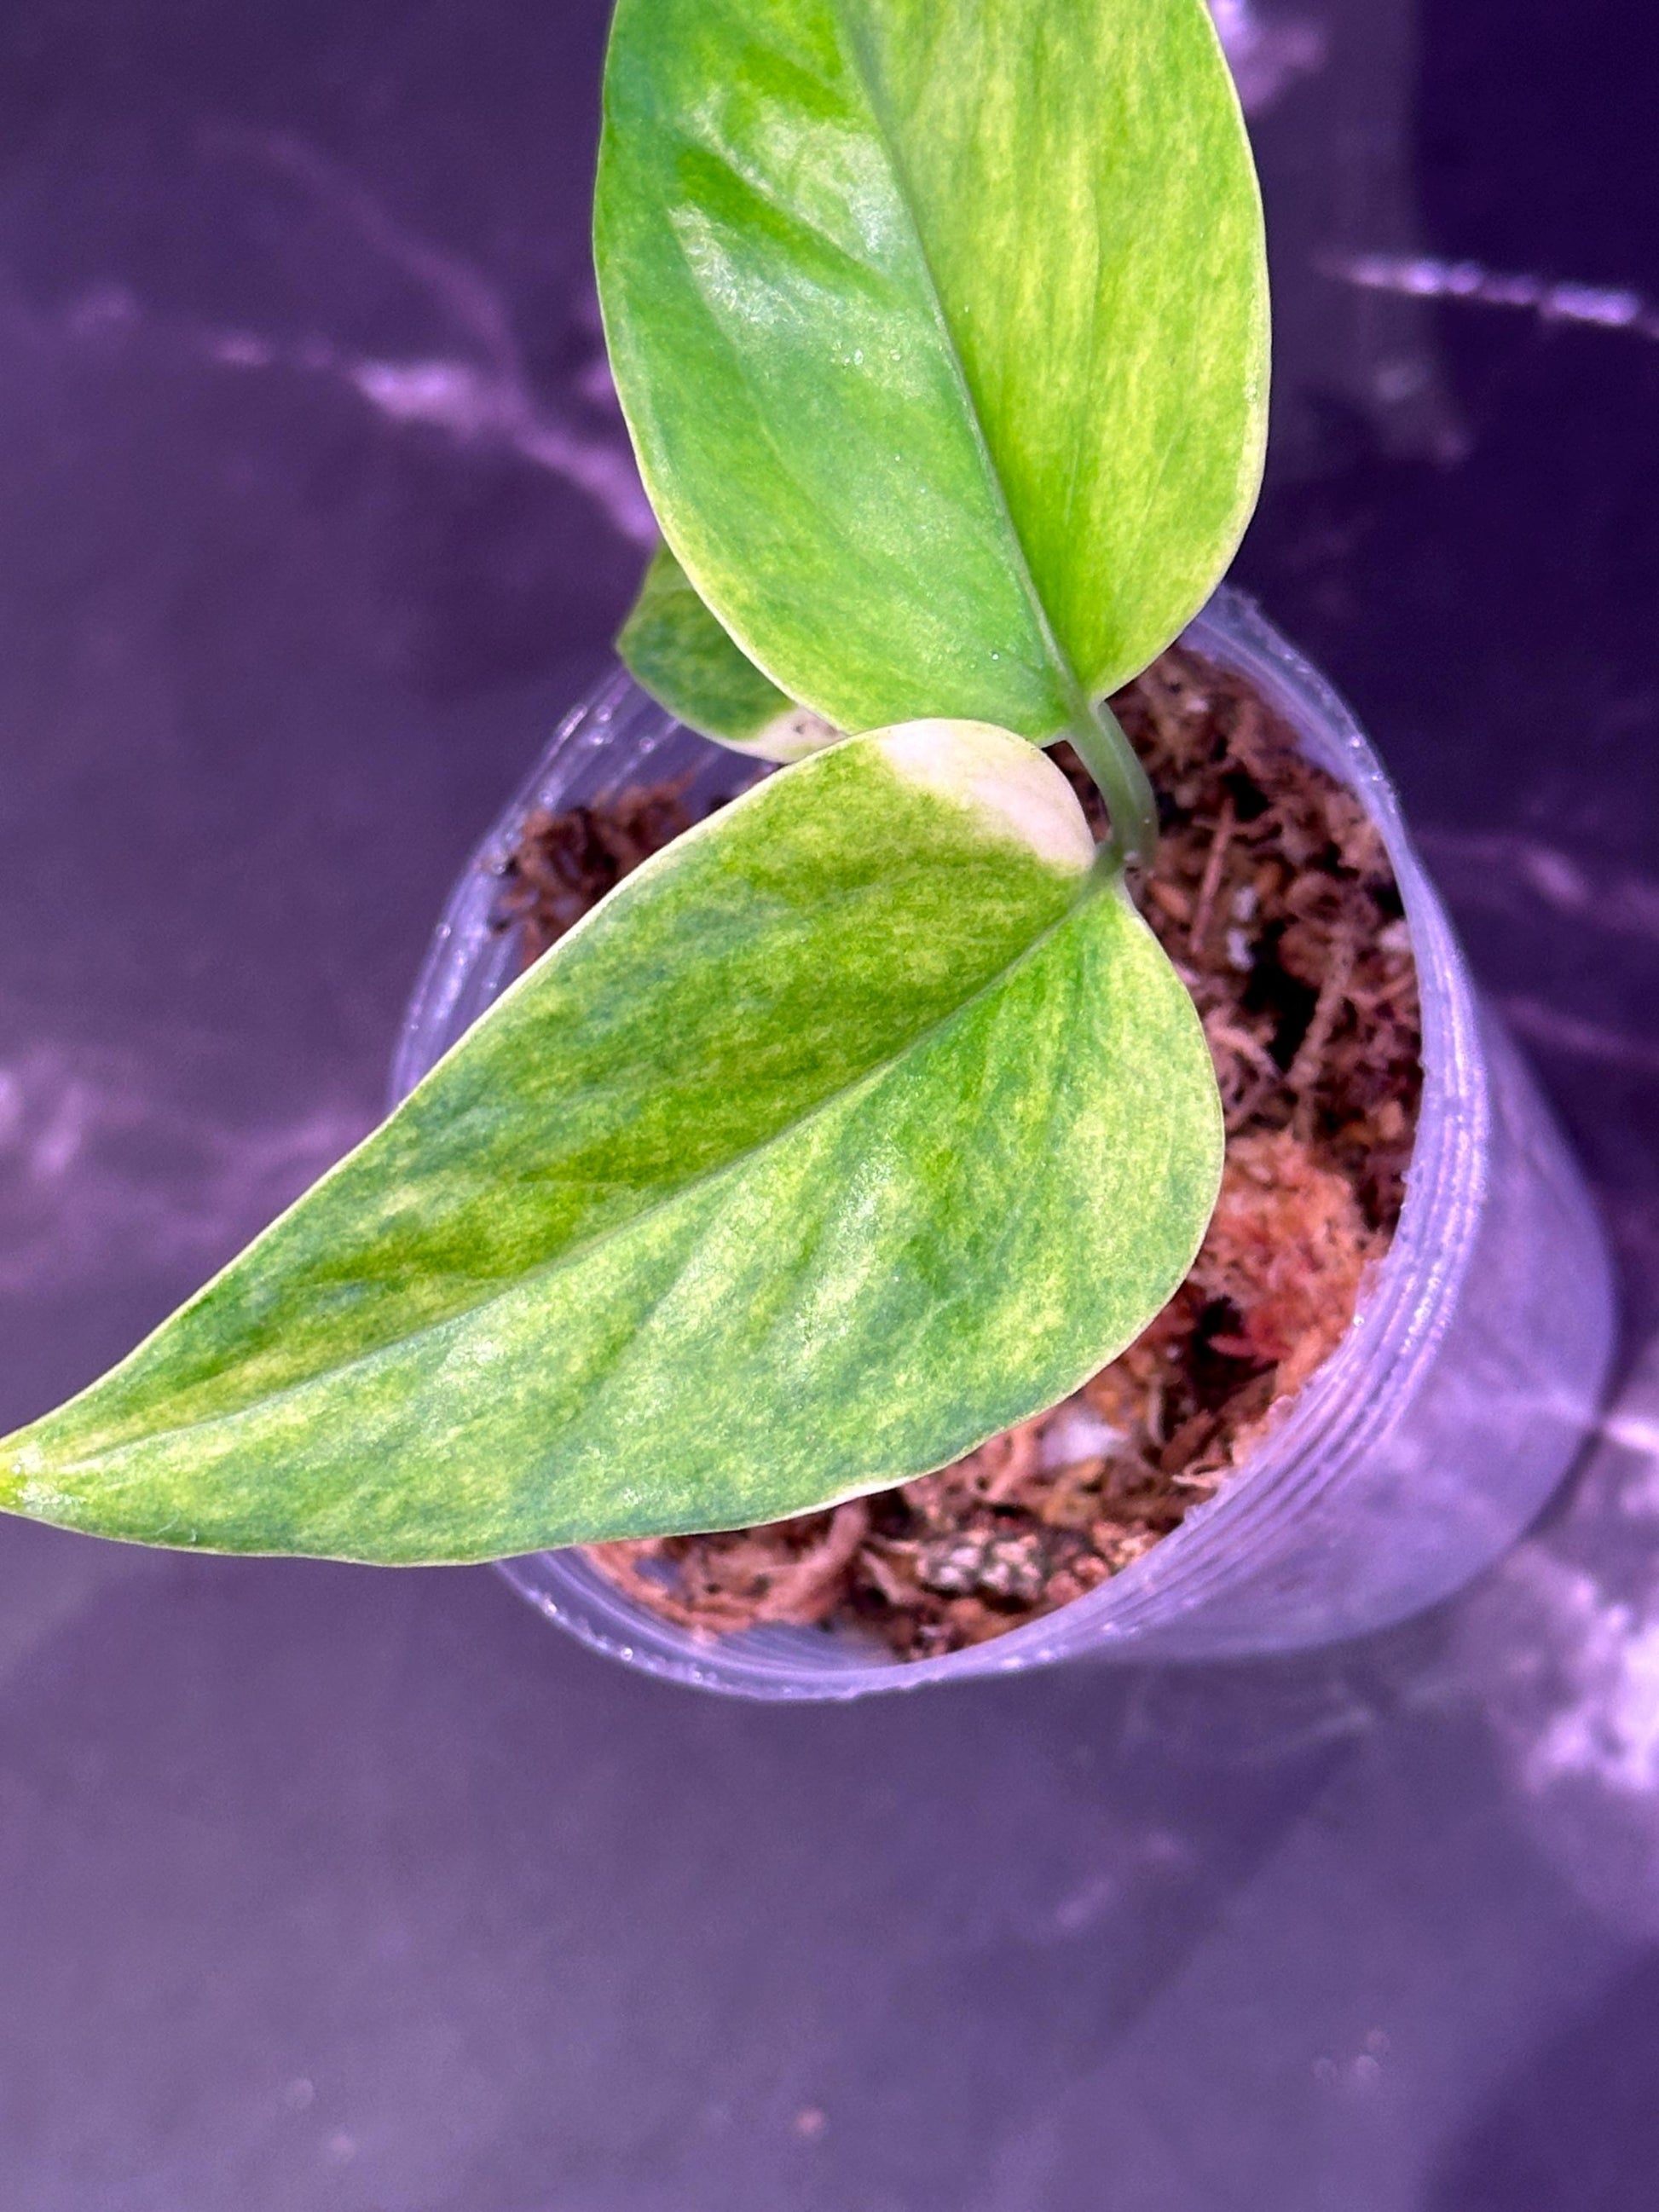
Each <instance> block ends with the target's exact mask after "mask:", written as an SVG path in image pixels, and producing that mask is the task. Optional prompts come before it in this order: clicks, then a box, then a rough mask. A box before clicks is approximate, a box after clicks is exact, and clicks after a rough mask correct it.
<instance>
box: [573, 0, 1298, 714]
mask: <svg viewBox="0 0 1659 2212" xmlns="http://www.w3.org/2000/svg"><path fill="white" fill-rule="evenodd" d="M596 244H597V251H598V266H599V283H600V292H601V298H602V301H603V305H604V308H605V325H606V332H607V337H608V339H609V343H610V348H611V363H612V368H613V369H614V372H615V374H616V379H617V389H618V391H619V392H620V394H621V397H622V400H623V408H624V410H625V412H626V414H627V416H628V419H629V427H630V428H631V430H632V433H633V435H634V440H635V447H636V450H637V452H638V454H639V458H640V463H641V470H642V471H643V474H644V477H645V482H646V487H647V490H648V492H649V494H650V495H651V499H652V502H653V506H654V507H655V508H656V511H657V513H658V516H659V520H661V522H662V525H663V527H664V531H665V534H666V536H667V538H668V539H669V541H670V543H671V544H672V545H673V547H674V549H675V551H676V552H677V554H678V556H679V558H680V560H681V561H682V562H683V563H684V568H685V569H686V571H687V573H688V574H689V575H690V578H691V580H692V581H693V582H694V583H695V584H696V587H697V589H698V591H699V592H701V593H702V597H703V599H705V600H707V602H708V605H710V606H711V607H712V608H713V609H714V611H715V613H716V614H717V615H718V616H719V617H720V622H721V623H723V624H724V625H725V627H726V629H727V630H729V631H730V633H731V634H732V636H733V637H734V638H736V639H737V641H738V642H739V644H741V645H742V647H744V650H745V652H746V653H748V655H749V657H750V659H752V660H753V661H755V662H756V663H757V665H759V666H760V667H761V668H763V669H764V670H765V671H767V673H768V674H769V676H770V677H771V678H773V679H774V680H775V682H776V683H777V684H778V685H779V686H780V687H781V689H782V690H784V691H785V692H787V694H788V696H790V697H792V698H794V699H798V700H801V701H804V702H806V703H807V704H808V705H810V706H811V707H812V708H816V709H817V711H818V712H819V713H820V714H823V715H825V716H826V717H827V718H828V719H829V720H831V721H833V722H835V723H837V724H839V725H840V726H842V727H845V728H848V729H865V728H869V727H872V726H876V725H878V724H882V723H887V722H892V721H897V720H903V719H906V718H908V717H910V716H913V715H918V714H960V715H967V716H972V717H976V718H980V719H982V720H987V721H994V722H997V723H1000V724H1001V725H1002V726H1005V727H1007V728H1010V729H1014V730H1018V731H1019V732H1022V733H1023V734H1024V735H1026V736H1028V737H1034V738H1040V737H1044V736H1048V735H1050V734H1052V733H1053V732H1056V731H1058V730H1060V728H1062V727H1063V726H1065V725H1066V723H1067V721H1068V720H1070V719H1072V717H1073V714H1075V712H1076V709H1077V706H1078V702H1079V696H1080V694H1081V693H1088V694H1090V695H1093V696H1100V695H1102V694H1103V693H1104V692H1106V691H1108V690H1110V689H1112V688H1113V687H1115V685H1116V684H1119V683H1121V681H1123V680H1125V679H1126V678H1128V677H1131V676H1133V675H1134V674H1135V673H1137V672H1138V671H1139V670H1140V669H1141V668H1142V667H1143V666H1144V665H1146V663H1147V662H1148V661H1149V660H1150V659H1152V657H1153V655H1154V654H1155V653H1157V652H1158V650H1159V649H1160V648H1161V647H1163V646H1164V644H1165V643H1166V642H1167V641H1169V639H1170V638H1171V637H1172V636H1173V635H1175V634H1176V631H1177V630H1178V629H1180V628H1181V626H1182V623H1184V622H1185V620H1186V619H1187V618H1188V616H1190V615H1191V614H1192V612H1193V611H1194V609H1195V608H1197V607H1198V606H1199V605H1200V604H1201V602H1202V601H1203V600H1204V599H1206V597H1207V595H1208V593H1209V592H1210V590H1211V588H1212V586H1213V584H1214V583H1215V581H1216V580H1217V579H1218V576H1219V575H1220V574H1221V573H1222V571H1223V569H1224V568H1225V565H1226V562H1227V561H1228V559H1229V557H1230V556H1231V551H1232V549H1233V547H1234V545H1235V544H1236V543H1237V538H1238V537H1239V534H1240V532H1242V530H1243V525H1244V522H1245V520H1246V518H1247V516H1248V514H1249V508H1250V505H1251V503H1252V501H1253V500H1254V497H1255V490H1256V486H1257V483H1258V480H1259V476H1260V470H1261V447H1262V439H1263V434H1264V425H1265V411H1266V399H1267V352H1266V349H1267V304H1266V301H1267V294H1266V276H1265V263H1264V259H1263V253H1262V244H1261V215H1260V207H1259V202H1258V197H1257V193H1256V189H1255V176H1254V173H1253V170H1252V167H1251V163H1250V159H1249V149H1248V146H1247V143H1246V140H1245V137H1244V132H1243V123H1242V120H1241V118H1240V116H1239V112H1238V106H1237V100H1236V97H1235V95H1234V92H1233V88H1232V85H1231V80H1230V78H1229V76H1228V75H1227V71H1226V67H1225V63H1224V61H1223V59H1222V57H1221V54H1220V51H1219V48H1218V44H1217V41H1216V38H1215V34H1214V32H1213V29H1212V25H1211V23H1210V20H1209V16H1208V14H1207V11H1206V9H1205V7H1204V5H1203V0H1066V4H1065V5H1062V6H1056V5H1054V0H619V5H618V7H617V14H616V19H615V23H614V27H613V31H612V37H611V52H610V58H609V62H608V64H607V70H606V121H605V135H604V140H603V144H602V149H601V155H600V165H599V188H598V195H597V201H596Z"/></svg>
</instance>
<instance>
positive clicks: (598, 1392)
mask: <svg viewBox="0 0 1659 2212" xmlns="http://www.w3.org/2000/svg"><path fill="white" fill-rule="evenodd" d="M1090 862H1091V847H1090V843H1089V837H1088V832H1087V829H1086V828H1085V824H1084V822H1083V819H1082V816H1081V814H1080V812H1079V809H1078V807H1077V804H1076V801H1075V800H1074V799H1073V797H1072V794H1071V792H1070V790H1069V787H1067V786H1066V782H1065V781H1064V779H1063V777H1061V776H1060V774H1059V772H1058V770H1056V769H1054V766H1053V765H1052V763H1049V762H1048V760H1047V759H1046V758H1045V757H1043V756H1042V754H1040V753H1038V752H1036V751H1035V750H1032V749H1031V748H1030V746H1029V745H1026V744H1023V743H1022V742H1020V741H1019V740H1018V739H1017V738H1011V737H1009V736H1008V735H1006V733H1005V732H1000V731H994V730H987V729H984V728H981V727H979V726H964V725H963V724H960V723H957V724H941V723H928V724H918V725H912V726H909V727H908V728H905V729H902V730H897V731H894V732H886V733H883V734H880V735H878V736H874V737H869V738H857V739H854V740H850V741H848V742H847V743H844V744H841V745H837V746H835V747H832V748H831V749H830V750H828V751H826V752H822V753H819V754H817V755H816V756H815V757H813V758H812V759H811V760H808V761H805V762H804V763H801V764H800V765H799V766H798V767H795V768H793V769H787V770H786V771H785V772H784V773H783V774H782V775H779V776H776V777H774V778H772V779H771V780H769V781H767V782H764V783H763V784H761V785H760V786H758V787H757V788H756V789H754V790H753V791H752V792H750V793H748V794H747V795H746V796H745V797H744V798H743V799H740V800H738V802H737V803H736V804H735V805H732V806H731V807H729V808H727V809H726V810H724V811H721V812H720V813H719V814H717V815H716V816H714V817H713V818H712V819H711V820H709V821H708V822H707V823H703V824H702V825H701V826H700V827H699V828H698V829H695V830H693V831H692V832H691V833H690V835H688V836H685V837H684V838H682V839H680V840H679V841H678V842H677V843H675V844H673V845H671V846H670V847H669V848H667V849H666V850H665V851H664V852H663V853H661V854H659V855H657V856H656V858H654V859H653V860H651V861H648V862H647V864H646V866H644V867H642V868H641V869H640V870H639V871H638V872H637V873H635V875H633V876H632V877H630V878H629V879H628V880H627V881H626V882H624V883H623V884H622V885H621V886H620V887H619V888H618V889H617V890H616V891H615V892H613V893H612V894H611V896H610V897H609V898H607V899H606V900H605V902H603V903H602V904H601V905H600V906H599V907H597V908H594V910H593V911H592V914H591V915H588V916H587V917H586V918H585V920H584V921H582V922H581V923H580V925H579V926H578V927H577V928H576V929H575V930H574V931H573V932H572V933H571V934H570V935H569V936H568V937H567V938H565V939H563V940H562V943H561V944H560V945H558V946H557V947H556V950H555V951H553V952H552V953H550V955H548V957H546V958H545V959H544V960H543V961H542V962H540V963H538V965H537V966H536V967H535V968H534V969H532V970H531V971H530V972H529V974H528V975H526V976H525V977H523V978H522V979H521V980H520V981H519V982H518V983H517V984H516V985H515V986H514V987H513V989H511V990H510V991H509V992H508V993H507V994H506V996H505V997H504V998H503V999H502V1000H501V1001H500V1002H499V1004H498V1005H497V1006H495V1008H494V1009H493V1010H492V1011H491V1012H489V1014H487V1015H486V1016H485V1017H484V1018H483V1020H482V1021H481V1022H480V1023H479V1024H477V1027H476V1028H475V1029H474V1030H472V1031H471V1034H470V1035H469V1036H467V1037H466V1038H465V1039H464V1040H463V1042H461V1043H460V1044H459V1046H457V1047H456V1048H455V1049H454V1050H453V1052H452V1053H451V1054H449V1055H448V1057H447V1059H446V1060H443V1061H442V1062H441V1064H440V1065H439V1066H438V1067H437V1068H435V1070H434V1072H433V1073H432V1074H431V1075H429V1076H428V1078H427V1079H426V1081H425V1082H424V1083H422V1085H420V1086H419V1088H418V1089H417V1090H416V1091H415V1092H414V1093H413V1094H412V1095H411V1096H410V1098H409V1099H408V1100H407V1101H406V1102H405V1103H404V1105H403V1106H402V1107H401V1108H400V1109H399V1110H398V1112H397V1113H396V1114H394V1115H392V1118H391V1120H390V1121H387V1122H386V1124H385V1126H384V1127H381V1128H380V1130H378V1131H377V1132H376V1133H375V1134H374V1135H373V1136H372V1137H370V1138H369V1139H368V1140H367V1141H366V1142H365V1143H364V1144H363V1145H362V1146H360V1147H359V1148H358V1149H357V1150H356V1152H353V1153H352V1154H351V1155H350V1156H349V1158H347V1159H346V1160H344V1161H343V1163H342V1164H340V1166H338V1167H337V1169H335V1170H333V1172H332V1173H331V1174H330V1175H329V1176H325V1178H324V1179H323V1181H322V1182H320V1183H319V1184H318V1185H317V1186H316V1187H315V1188H313V1190H312V1191H310V1192H309V1193H308V1194H307V1196H305V1197H304V1198H302V1199H301V1200H300V1201H299V1203H298V1204H297V1205H296V1206H294V1207H293V1208H292V1209H291V1210H290V1211H289V1212H288V1213H287V1214H285V1215H284V1216H283V1218H281V1219H280V1220H279V1221H277V1222H276V1224H275V1225H273V1226H272V1227H271V1228H270V1230H268V1231H266V1232H265V1233H264V1236H263V1237H260V1238H259V1239H258V1241H257V1242H256V1243H254V1244H252V1246H251V1247H250V1248H249V1249H248V1250H247V1251H246V1252H245V1253H244V1254H243V1255H241V1257H240V1259H238V1260H237V1261H234V1262H233V1264H232V1265H231V1266H230V1267H228V1269H227V1270H226V1271H225V1272H224V1273H222V1275H220V1276H219V1277H218V1278H217V1279H216V1280H215V1281H214V1282H212V1283H210V1285H208V1287H207V1288H206V1289H205V1290H204V1291H202V1292H201V1293H200V1294H199V1295H198V1296H197V1297H196V1298H195V1299H194V1300H192V1301H191V1304H189V1305H187V1306H185V1307H184V1308H183V1309H182V1310H180V1311H179V1313H178V1314H177V1315H175V1316H173V1319H172V1320H171V1321H169V1322H166V1323H165V1324H164V1325H163V1326H162V1328H161V1329H160V1330H159V1331H158V1332H157V1333H156V1334H155V1335H154V1336H153V1337H151V1338H150V1339H149V1341H148V1342H147V1343H145V1344H143V1345H142V1346H140V1347H139V1348H138V1350H137V1352H134V1353H133V1354H132V1356H131V1358H129V1359H128V1360H126V1361H125V1363H124V1364H123V1365H121V1366H120V1367H118V1368H117V1369H115V1370H113V1371H112V1373H111V1374H110V1375H108V1376H106V1377H105V1378H104V1379H103V1380H102V1381H101V1382H100V1383H96V1384H94V1386H93V1388H92V1389H89V1390H88V1391H86V1392H84V1393H83V1394H82V1395H81V1396H80V1397H79V1398H78V1399H76V1400H74V1401H71V1402H70V1404H69V1405H68V1406H67V1407H64V1408H62V1409H61V1410H59V1411H58V1413H53V1414H51V1415H48V1416H47V1417H46V1419H44V1420H42V1421H40V1422H38V1423H36V1424H35V1425H34V1426H33V1427H32V1428H30V1429H27V1430H25V1431H22V1432H21V1434H19V1435H18V1436H16V1437H13V1438H12V1439H10V1441H9V1443H6V1444H4V1445H0V1504H4V1505H7V1506H9V1507H11V1508H13V1509H14V1510H21V1511H23V1512H27V1513H31V1514H33V1515H35V1516H38V1517H40V1518H41V1519H45V1520H50V1521H57V1522H65V1523H68V1524H70V1525H72V1526H75V1527H79V1528H88V1529H92V1530H94V1531H97V1532H99V1533H101V1534H107V1535H115V1536H125V1537H131V1538H137V1539H140V1540H143V1541H149V1542H152V1543H167V1544H174V1545H180V1546H200V1547H210V1548H215V1549H220V1550H226V1551H248V1552H266V1551H268V1552H302V1553H325V1554H332V1555H337V1556H342V1557H345V1558H352V1559H374V1560H384V1561H387V1562H404V1561H415V1560H441V1559H482V1558H487V1557H490V1556H492V1555H495V1554H499V1553H510V1552H516V1551H525V1550H528V1549H531V1548H532V1547H538V1546H542V1545H550V1544H562V1543H567V1542H569V1541H573V1540H580V1539H588V1538H599V1537H606V1536H615V1535H623V1534H637V1533H642V1532H647V1531H665V1530H675V1529H690V1528H719V1527H725V1526H732V1525H738V1524H743V1523H746V1522H755V1521H764V1520H768V1519H771V1518H774V1517H775V1516H779V1515H783V1514H787V1513H790V1512H793V1511H796V1510H802V1509H805V1508H806V1507H808V1506H811V1505H815V1504H822V1503H824V1502H827V1501H828V1500H829V1499H831V1498H837V1497H840V1496H842V1495H846V1494H850V1493H852V1492H856V1491H860V1490H865V1489H872V1488H876V1487H879V1486H883V1485H885V1484H889V1483H891V1482H893V1481H895V1480H902V1479H903V1478H904V1477H906V1476H908V1475H910V1474H915V1473H918V1472H920V1471H921V1470H923V1469H925V1468H930V1467H933V1466H936V1465H939V1464H940V1463H942V1462H945V1461H947V1460H949V1459H950V1458H951V1457H953V1456H954V1455H957V1453H959V1452H961V1451H963V1450H964V1449H967V1448H969V1446H971V1445H973V1444H974V1443H977V1442H979V1441H980V1440H981V1439H982V1438H983V1437H987V1435H990V1434H992V1433H994V1431H997V1430H998V1429H1000V1428H1001V1427H1003V1426H1004V1425H1006V1424H1008V1423H1010V1422H1012V1421H1013V1420H1016V1419H1020V1418H1022V1417H1024V1416H1025V1415H1027V1414H1029V1413H1033V1412H1035V1411H1036V1410H1037V1409H1038V1408H1040V1407H1043V1406H1047V1405H1048V1404H1050V1403H1052V1402H1053V1401H1054V1400H1055V1399H1057V1398H1059V1397H1060V1396H1061V1395H1064V1394H1065V1393H1066V1391H1067V1390H1068V1389H1072V1388H1073V1387H1074V1386H1075V1385H1076V1384H1077V1383H1079V1382H1081V1381H1082V1380H1083V1378H1084V1377H1085V1376H1086V1375H1087V1374H1088V1373H1089V1372H1090V1371H1091V1369H1092V1368H1094V1367H1095V1366H1096V1365H1097V1364H1098V1363H1099V1362H1100V1361H1101V1360H1102V1359H1103V1358H1106V1357H1107V1356H1109V1354H1111V1353H1112V1352H1115V1351H1116V1350H1117V1349H1118V1348H1119V1347H1120V1346H1121V1345H1123V1344H1124V1343H1125V1342H1126V1341H1127V1340H1128V1339H1130V1338H1131V1337H1132V1336H1133V1334H1135V1333H1136V1331H1137V1330H1138V1329H1139V1328H1140V1327H1141V1326H1142V1325H1143V1324H1144V1323H1145V1322H1146V1321H1147V1320H1148V1319H1149V1318H1150V1316H1152V1314H1153V1313H1154V1312H1155V1311H1156V1310H1157V1309H1158V1306H1159V1305H1161V1304H1162V1303H1163V1302H1164V1299H1165V1298H1166V1297H1168V1295H1169V1294H1170V1291H1172V1290H1173V1288H1174V1287H1175V1285H1176V1283H1177V1282H1178V1281H1179V1279H1181V1277H1182V1274H1183V1273H1184V1272H1185V1270H1186V1268H1187V1267H1188V1265H1189V1263H1190V1261H1191V1259H1192V1256H1193V1254H1194V1250H1195V1249H1196V1246H1197V1244H1198V1242H1199V1238H1200V1234H1201V1232H1202V1230H1203V1227H1204V1225H1205V1223H1206V1220H1207V1218H1208V1215H1209V1212H1210V1208H1211V1206H1212V1202H1213V1199H1214V1195H1215V1190H1216V1186H1217V1181H1218V1174H1219V1168H1220V1155H1221V1129H1220V1116H1219V1111H1218V1104H1217V1100H1216V1095H1215V1087H1214V1080H1213V1078H1212V1073H1211V1071H1210V1063H1209V1057H1208V1054H1207V1052H1206V1047H1205V1042H1204V1038H1203V1036H1202V1033H1201V1031H1200V1028H1199V1024H1198V1020H1197V1017H1196V1015H1195V1014H1194V1010H1193V1006H1192V1003H1191V1001H1190V1000H1189V999H1188V996H1187V994H1186V992H1185V991H1184V990H1183V989H1182V986H1181V984H1180V981H1179V980H1178V979H1177V977H1176V975H1175V973H1174V971H1173V969H1171V968H1170V965H1169V963H1168V962H1167V961H1166V959H1165V958H1164V955H1163V953H1162V951H1160V950H1159V948H1158V945H1157V944H1156V942H1155V940H1154V939H1153V938H1152V935H1151V934H1150V933H1149V932H1148V931H1147V929H1146V927H1145V925H1144V924H1143V923H1142V922H1141V921H1140V920H1139V917H1138V916H1137V915H1135V914H1134V912H1133V909H1132V908H1131V907H1130V906H1129V904H1128V903H1127V900H1126V899H1125V898H1124V897H1123V896H1122V894H1121V890H1118V889H1116V888H1115V887H1114V885H1113V884H1111V883H1110V882H1109V880H1107V879H1105V878H1103V876H1102V874H1101V873H1100V872H1099V871H1098V870H1096V869H1093V868H1091V865H1090Z"/></svg>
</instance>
